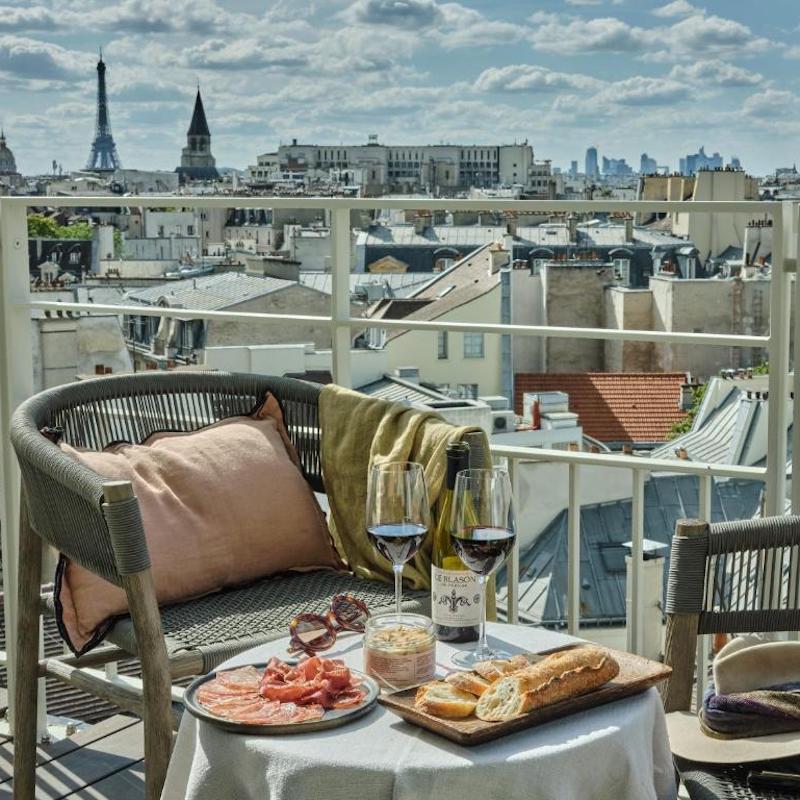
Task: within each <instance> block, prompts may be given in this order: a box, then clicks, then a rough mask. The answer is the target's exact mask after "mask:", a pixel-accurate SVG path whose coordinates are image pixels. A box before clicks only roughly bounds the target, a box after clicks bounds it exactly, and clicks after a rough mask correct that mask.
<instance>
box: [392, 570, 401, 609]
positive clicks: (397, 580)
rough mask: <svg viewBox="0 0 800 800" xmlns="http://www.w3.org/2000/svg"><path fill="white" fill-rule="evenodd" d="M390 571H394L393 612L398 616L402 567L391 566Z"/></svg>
mask: <svg viewBox="0 0 800 800" xmlns="http://www.w3.org/2000/svg"><path fill="white" fill-rule="evenodd" d="M392 569H393V570H394V610H395V611H396V612H397V614H398V616H399V615H400V613H401V606H402V604H403V565H402V564H393V565H392Z"/></svg>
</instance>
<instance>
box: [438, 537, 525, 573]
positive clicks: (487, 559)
mask: <svg viewBox="0 0 800 800" xmlns="http://www.w3.org/2000/svg"><path fill="white" fill-rule="evenodd" d="M515 537H516V534H515V533H514V531H513V530H511V529H509V528H500V527H492V526H488V525H474V526H472V527H469V528H464V529H463V531H461V532H459V535H457V536H455V535H454V536H453V537H452V542H453V549H454V550H455V551H456V553H457V554H458V557H459V558H460V559H461V560H462V561H463V562H464V564H465V565H466V566H467V567H468V568H469V569H470V570H471V571H472V572H474V573H475V574H476V575H483V576H484V577H486V576H488V575H491V574H492V573H493V572H494V571H495V569H497V567H499V566H500V565H501V564H502V563H503V561H505V559H506V556H508V554H509V553H510V552H511V548H512V547H513V545H514V539H515Z"/></svg>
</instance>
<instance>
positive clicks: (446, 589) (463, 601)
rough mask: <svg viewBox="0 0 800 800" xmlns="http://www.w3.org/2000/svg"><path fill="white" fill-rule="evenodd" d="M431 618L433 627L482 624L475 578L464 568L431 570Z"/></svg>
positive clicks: (478, 587) (477, 585)
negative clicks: (434, 625)
mask: <svg viewBox="0 0 800 800" xmlns="http://www.w3.org/2000/svg"><path fill="white" fill-rule="evenodd" d="M431 619H433V621H434V623H435V624H436V625H450V626H452V627H464V628H466V627H469V626H471V625H480V622H481V587H480V585H479V584H478V576H477V575H475V574H473V573H472V572H469V571H467V570H463V569H439V568H438V567H434V566H432V567H431Z"/></svg>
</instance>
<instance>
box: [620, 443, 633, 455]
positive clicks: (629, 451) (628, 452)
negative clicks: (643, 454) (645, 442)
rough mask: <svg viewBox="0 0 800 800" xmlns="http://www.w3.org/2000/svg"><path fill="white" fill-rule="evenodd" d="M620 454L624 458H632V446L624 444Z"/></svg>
mask: <svg viewBox="0 0 800 800" xmlns="http://www.w3.org/2000/svg"><path fill="white" fill-rule="evenodd" d="M622 454H623V455H625V456H632V455H633V445H632V444H624V445H622Z"/></svg>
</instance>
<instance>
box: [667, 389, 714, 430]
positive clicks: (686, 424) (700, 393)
mask: <svg viewBox="0 0 800 800" xmlns="http://www.w3.org/2000/svg"><path fill="white" fill-rule="evenodd" d="M706 385H707V384H703V385H702V386H698V387H697V388H696V389H694V391H693V392H692V406H691V408H690V409H689V410H688V411H687V412H686V416H685V417H684V418H683V419H682V420H681V421H680V422H676V423H675V424H674V425H673V426H672V427H671V428H670V429H669V433H668V434H667V441H669V440H671V439H676V438H677V437H678V436H683V434H684V433H689V431H690V430H691V429H692V425H694V418H695V417H696V416H697V413H698V411H700V406H701V405H702V404H703V398H704V397H705V396H706Z"/></svg>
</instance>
